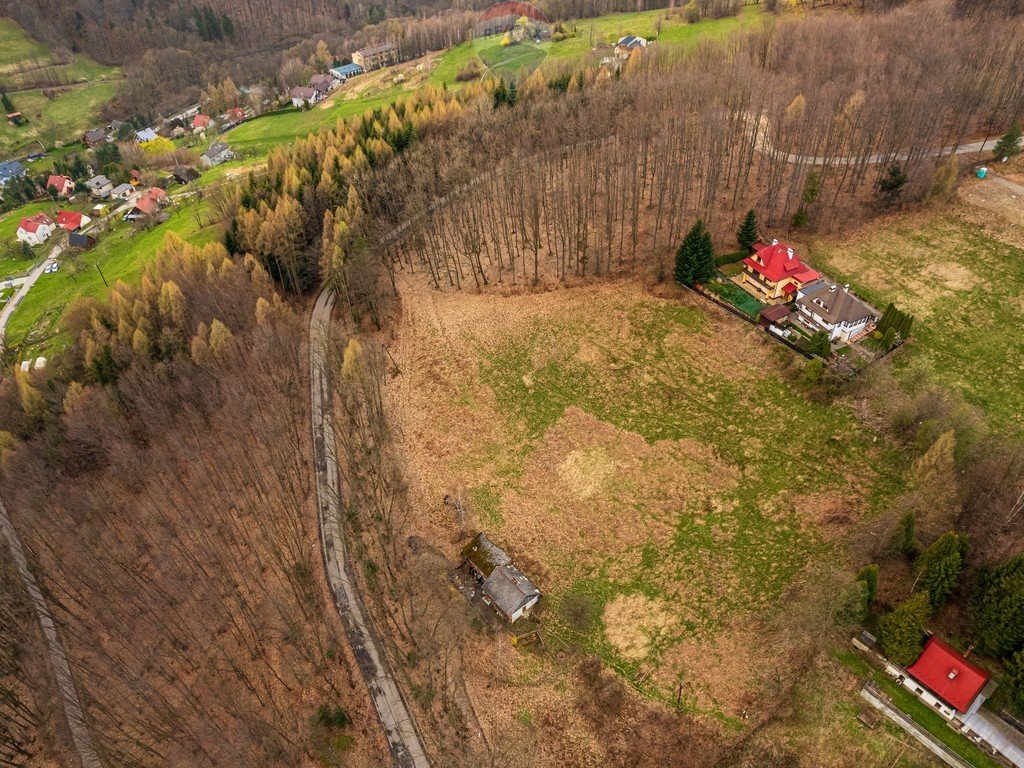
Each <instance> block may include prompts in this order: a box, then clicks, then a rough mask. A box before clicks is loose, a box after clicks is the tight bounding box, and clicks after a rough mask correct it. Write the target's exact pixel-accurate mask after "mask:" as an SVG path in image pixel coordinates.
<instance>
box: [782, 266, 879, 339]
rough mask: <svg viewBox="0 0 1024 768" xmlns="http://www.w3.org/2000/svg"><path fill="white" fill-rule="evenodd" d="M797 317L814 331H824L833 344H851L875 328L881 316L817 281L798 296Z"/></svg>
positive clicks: (836, 288) (847, 291)
mask: <svg viewBox="0 0 1024 768" xmlns="http://www.w3.org/2000/svg"><path fill="white" fill-rule="evenodd" d="M796 308H797V311H798V313H799V314H798V315H797V317H798V318H799V319H800V320H801V322H802V323H803V324H804V325H805V326H807V327H808V328H810V330H812V331H825V332H826V333H828V337H829V340H831V341H850V340H851V339H854V338H855V337H857V336H860V335H861V334H862V333H864V332H865V331H867V330H868V329H869V328H870V327H872V326H873V325H874V323H875V321H876V320H877V319H878V317H879V314H878V312H876V311H875V309H874V308H873V307H871V306H869V305H867V304H865V303H864V302H863V301H861V300H860V299H858V298H857V297H856V296H854V295H853V294H852V293H850V286H848V285H844V286H842V287H841V288H840V287H839V286H838V285H836V284H835V283H831V282H829V281H828V280H818V281H816V282H813V283H811V284H810V285H807V286H804V287H803V288H801V289H800V290H799V291H798V292H797V295H796Z"/></svg>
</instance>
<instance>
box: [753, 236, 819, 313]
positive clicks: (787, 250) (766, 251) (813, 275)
mask: <svg viewBox="0 0 1024 768" xmlns="http://www.w3.org/2000/svg"><path fill="white" fill-rule="evenodd" d="M754 247H755V249H756V250H755V251H754V254H753V255H752V256H748V257H747V258H745V259H744V260H743V271H742V272H741V273H740V275H739V277H738V278H737V279H736V282H737V283H738V284H739V286H740V287H741V288H743V289H744V290H745V291H746V292H747V293H749V294H751V295H753V296H754V298H756V299H758V300H759V301H763V302H764V303H765V304H785V303H786V302H789V301H792V300H793V299H795V298H796V294H797V291H799V290H800V289H801V288H803V287H804V286H805V285H809V284H810V283H813V282H814V281H815V280H817V279H818V278H819V277H821V274H820V273H819V272H817V271H815V270H813V269H811V268H810V267H809V266H807V265H806V264H805V263H804V262H803V261H802V260H801V259H800V257H799V256H797V254H796V251H795V250H793V247H792V246H789V245H785V244H784V243H780V242H779V241H778V240H772V242H771V245H764V244H763V243H758V244H757V245H755V246H754Z"/></svg>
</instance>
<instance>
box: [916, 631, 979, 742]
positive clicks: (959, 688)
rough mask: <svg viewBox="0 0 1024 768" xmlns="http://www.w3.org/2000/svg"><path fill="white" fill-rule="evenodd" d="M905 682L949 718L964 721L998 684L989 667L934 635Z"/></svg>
mask: <svg viewBox="0 0 1024 768" xmlns="http://www.w3.org/2000/svg"><path fill="white" fill-rule="evenodd" d="M902 683H903V687H904V688H906V689H908V690H909V691H911V692H912V693H914V694H915V695H916V696H917V697H918V698H920V699H921V700H922V701H924V702H925V703H926V704H928V706H930V707H931V708H932V709H934V710H935V711H936V712H938V713H939V714H940V715H942V716H943V717H944V718H946V719H947V720H960V721H961V722H962V721H965V720H967V719H968V718H969V717H970V716H971V715H973V714H974V713H975V712H977V711H978V710H979V709H981V705H982V704H983V703H984V702H985V699H987V698H988V697H989V696H991V695H992V692H993V691H994V690H995V687H996V684H995V682H994V681H993V680H992V679H991V675H989V673H988V672H987V671H986V670H984V669H982V668H981V667H979V666H977V665H976V664H972V663H971V662H970V661H968V660H967V658H966V657H965V656H964V655H963V654H962V653H960V652H959V651H958V650H956V649H955V648H954V647H953V646H951V645H950V644H949V643H946V642H944V641H943V640H940V639H939V638H938V637H935V636H934V635H933V636H932V637H929V638H928V641H927V642H926V643H925V644H924V650H923V651H922V652H921V655H920V656H919V657H918V659H917V661H915V662H914V663H913V664H911V665H910V666H909V667H907V677H906V678H905V679H904V680H903V681H902Z"/></svg>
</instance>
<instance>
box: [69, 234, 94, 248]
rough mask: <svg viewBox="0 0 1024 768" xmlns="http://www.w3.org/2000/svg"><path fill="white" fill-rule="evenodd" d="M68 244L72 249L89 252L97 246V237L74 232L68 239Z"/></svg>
mask: <svg viewBox="0 0 1024 768" xmlns="http://www.w3.org/2000/svg"><path fill="white" fill-rule="evenodd" d="M68 243H69V244H70V245H71V247H72V248H81V249H83V250H88V249H89V248H92V247H93V246H94V245H96V237H95V236H94V235H87V234H85V233H84V232H72V233H71V235H70V236H69V237H68Z"/></svg>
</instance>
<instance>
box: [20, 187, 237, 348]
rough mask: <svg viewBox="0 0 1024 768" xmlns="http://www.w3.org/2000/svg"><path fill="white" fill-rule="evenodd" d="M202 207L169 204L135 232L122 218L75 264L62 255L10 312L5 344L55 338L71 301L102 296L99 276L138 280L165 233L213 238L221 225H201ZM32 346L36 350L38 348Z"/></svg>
mask: <svg viewBox="0 0 1024 768" xmlns="http://www.w3.org/2000/svg"><path fill="white" fill-rule="evenodd" d="M204 206H205V204H203V203H191V204H184V203H177V204H175V205H174V206H172V207H171V209H170V211H169V213H170V218H169V219H168V221H166V222H165V223H163V224H159V225H157V226H155V227H153V228H152V229H149V230H146V231H143V232H138V233H134V230H133V228H132V227H131V226H129V225H126V224H123V223H121V224H119V225H118V228H117V229H116V230H114V231H112V232H110V233H107V234H106V235H101V236H100V240H99V242H98V243H97V244H96V247H95V248H93V249H92V250H90V251H86V252H84V253H83V254H82V255H81V256H78V257H77V258H76V259H75V260H74V263H69V262H68V261H67V260H65V262H64V264H63V265H62V266H61V268H60V270H59V271H57V272H54V273H52V274H44V275H41V276H40V278H39V280H38V281H37V282H36V284H35V285H34V286H33V287H32V290H30V291H29V292H28V294H27V295H26V296H25V298H24V300H23V301H22V302H21V304H20V305H19V306H18V309H17V311H15V313H14V315H13V316H12V317H11V321H10V323H9V325H8V326H7V343H8V344H9V345H11V346H14V345H22V344H24V343H25V342H26V341H29V342H30V344H35V343H36V342H39V341H44V343H45V344H47V345H52V344H54V343H56V342H55V339H54V338H52V337H50V334H51V333H53V331H54V330H55V327H56V324H57V321H58V320H59V319H60V314H61V312H63V310H64V308H65V307H66V306H67V305H68V304H69V303H70V302H71V301H72V300H74V299H76V298H78V297H79V296H93V297H96V298H102V297H104V296H106V294H107V288H106V287H105V286H104V283H103V278H106V282H107V284H109V285H113V284H114V283H115V282H116V281H117V280H124V281H125V282H127V283H134V282H137V281H138V280H139V277H140V275H141V274H142V271H143V268H144V267H145V265H146V263H147V262H148V261H149V260H150V259H152V258H153V257H154V256H155V255H156V251H157V248H159V247H160V244H161V243H162V242H163V239H164V235H165V234H166V233H168V232H176V233H177V234H179V235H181V236H182V237H183V238H186V239H187V240H188V241H189V242H191V243H194V244H196V245H203V244H204V243H208V242H210V241H211V240H214V239H216V238H217V237H218V236H219V235H220V227H219V226H201V225H200V223H199V221H198V220H197V211H198V212H199V213H200V214H203V211H204ZM97 266H98V269H97ZM100 270H102V276H101V274H100ZM48 337H49V338H48ZM33 349H34V350H35V351H36V352H39V351H41V349H40V348H39V347H33Z"/></svg>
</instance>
